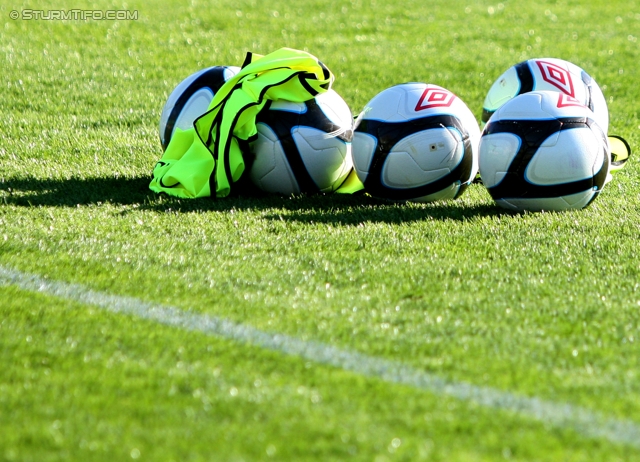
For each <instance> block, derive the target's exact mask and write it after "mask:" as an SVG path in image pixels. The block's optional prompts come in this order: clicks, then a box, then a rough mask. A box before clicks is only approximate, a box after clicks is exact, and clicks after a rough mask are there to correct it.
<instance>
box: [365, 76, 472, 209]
mask: <svg viewBox="0 0 640 462" xmlns="http://www.w3.org/2000/svg"><path fill="white" fill-rule="evenodd" d="M479 139H480V129H479V127H478V122H477V120H476V118H475V117H474V115H473V113H472V112H471V111H470V110H469V108H468V107H467V106H466V105H465V103H464V102H463V101H462V100H461V99H460V98H458V97H457V96H456V95H454V94H453V93H451V92H450V91H449V90H447V89H445V88H442V87H439V86H437V85H431V84H426V83H405V84H400V85H395V86H393V87H390V88H387V89H385V90H383V91H382V92H380V93H378V94H377V95H376V96H375V97H374V98H373V99H371V101H369V103H367V105H366V106H365V108H364V109H363V111H362V112H361V114H360V115H359V116H358V120H357V122H356V129H355V134H354V139H353V163H354V167H355V170H356V173H357V175H358V178H359V179H360V181H362V183H363V184H364V187H365V191H366V192H368V193H369V194H371V195H372V196H374V197H378V198H382V199H390V200H396V201H405V200H411V201H418V202H431V201H436V200H448V199H455V198H457V197H459V196H460V195H461V194H462V193H463V192H464V190H465V189H466V188H467V186H468V185H469V184H470V183H471V182H472V181H473V179H474V178H475V176H476V173H477V171H478V153H477V149H478V141H479Z"/></svg>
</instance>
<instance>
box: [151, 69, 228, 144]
mask: <svg viewBox="0 0 640 462" xmlns="http://www.w3.org/2000/svg"><path fill="white" fill-rule="evenodd" d="M239 71H240V68H239V67H235V66H213V67H208V68H206V69H202V70H200V71H198V72H196V73H194V74H191V75H190V76H189V77H187V78H186V79H184V80H183V81H182V82H180V83H179V84H178V86H177V87H176V88H175V89H174V90H173V91H172V92H171V94H170V95H169V98H168V99H167V102H166V103H165V105H164V108H163V109H162V114H161V116H160V126H159V132H160V144H162V150H163V151H165V150H166V149H167V146H168V145H169V141H171V135H173V131H174V130H175V128H176V127H177V128H180V129H181V130H187V129H189V128H192V127H193V122H194V121H195V120H196V119H197V118H198V117H200V116H201V115H202V114H204V113H205V112H207V109H209V104H210V103H211V101H212V100H213V97H214V96H215V94H216V92H217V91H218V90H220V88H221V87H222V85H224V83H225V82H226V81H227V80H229V79H230V78H231V77H233V76H234V75H236V74H237V73H238V72H239Z"/></svg>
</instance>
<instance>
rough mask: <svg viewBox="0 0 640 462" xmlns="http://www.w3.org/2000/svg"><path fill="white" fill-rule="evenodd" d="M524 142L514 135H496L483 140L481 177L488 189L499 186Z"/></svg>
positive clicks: (480, 156) (480, 161) (481, 143)
mask: <svg viewBox="0 0 640 462" xmlns="http://www.w3.org/2000/svg"><path fill="white" fill-rule="evenodd" d="M521 144H522V140H521V139H520V137H519V136H517V135H515V134H513V133H495V134H489V135H485V136H483V137H482V138H481V141H480V149H479V164H480V177H481V178H482V182H483V183H484V185H485V186H486V187H487V188H492V187H494V186H496V185H497V184H499V183H500V182H501V181H502V180H503V178H504V176H505V174H506V172H507V170H508V169H509V165H511V162H513V159H514V158H515V157H516V154H518V152H519V151H520V146H521Z"/></svg>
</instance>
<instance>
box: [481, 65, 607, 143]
mask: <svg viewBox="0 0 640 462" xmlns="http://www.w3.org/2000/svg"><path fill="white" fill-rule="evenodd" d="M538 90H549V91H556V92H561V93H565V94H566V95H568V96H570V97H571V98H575V99H576V100H578V101H579V102H580V103H581V104H583V105H584V106H587V107H588V108H589V109H591V111H593V113H594V118H595V120H596V122H598V125H600V128H602V129H603V130H604V132H605V133H608V130H609V110H608V108H607V101H606V99H605V97H604V95H603V93H602V90H601V89H600V86H599V85H598V84H597V83H596V81H595V80H594V79H593V78H592V77H591V76H590V75H589V74H587V72H585V70H584V69H582V68H581V67H579V66H577V65H575V64H573V63H571V62H569V61H565V60H563V59H557V58H536V59H529V60H526V61H522V62H520V63H518V64H516V65H514V66H511V67H510V68H509V69H507V70H506V71H505V72H504V73H503V74H502V75H501V76H500V77H498V78H497V79H496V81H495V82H494V83H493V85H491V88H490V89H489V92H488V93H487V96H486V97H485V100H484V104H483V108H482V122H483V123H486V122H488V121H489V117H491V114H493V113H494V112H495V111H496V110H497V109H498V108H499V107H500V106H502V105H503V104H504V103H506V102H507V101H509V100H510V99H511V98H513V97H515V96H517V95H521V94H523V93H527V92H530V91H538Z"/></svg>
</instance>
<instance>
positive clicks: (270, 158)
mask: <svg viewBox="0 0 640 462" xmlns="http://www.w3.org/2000/svg"><path fill="white" fill-rule="evenodd" d="M256 127H257V129H258V140H257V141H256V143H255V145H254V153H255V158H254V160H253V164H252V167H251V169H250V170H249V178H250V179H251V181H252V182H253V183H254V184H255V185H256V186H258V187H259V188H260V189H262V190H263V191H265V192H270V193H280V194H291V193H293V194H298V193H300V187H299V186H298V182H297V181H296V177H295V175H294V173H293V171H292V170H291V167H290V165H289V162H287V156H286V154H285V152H284V149H283V147H282V143H280V139H279V137H278V135H277V134H276V133H275V132H274V131H273V130H272V129H271V127H269V126H268V125H266V124H262V123H258V124H257V125H256Z"/></svg>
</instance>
